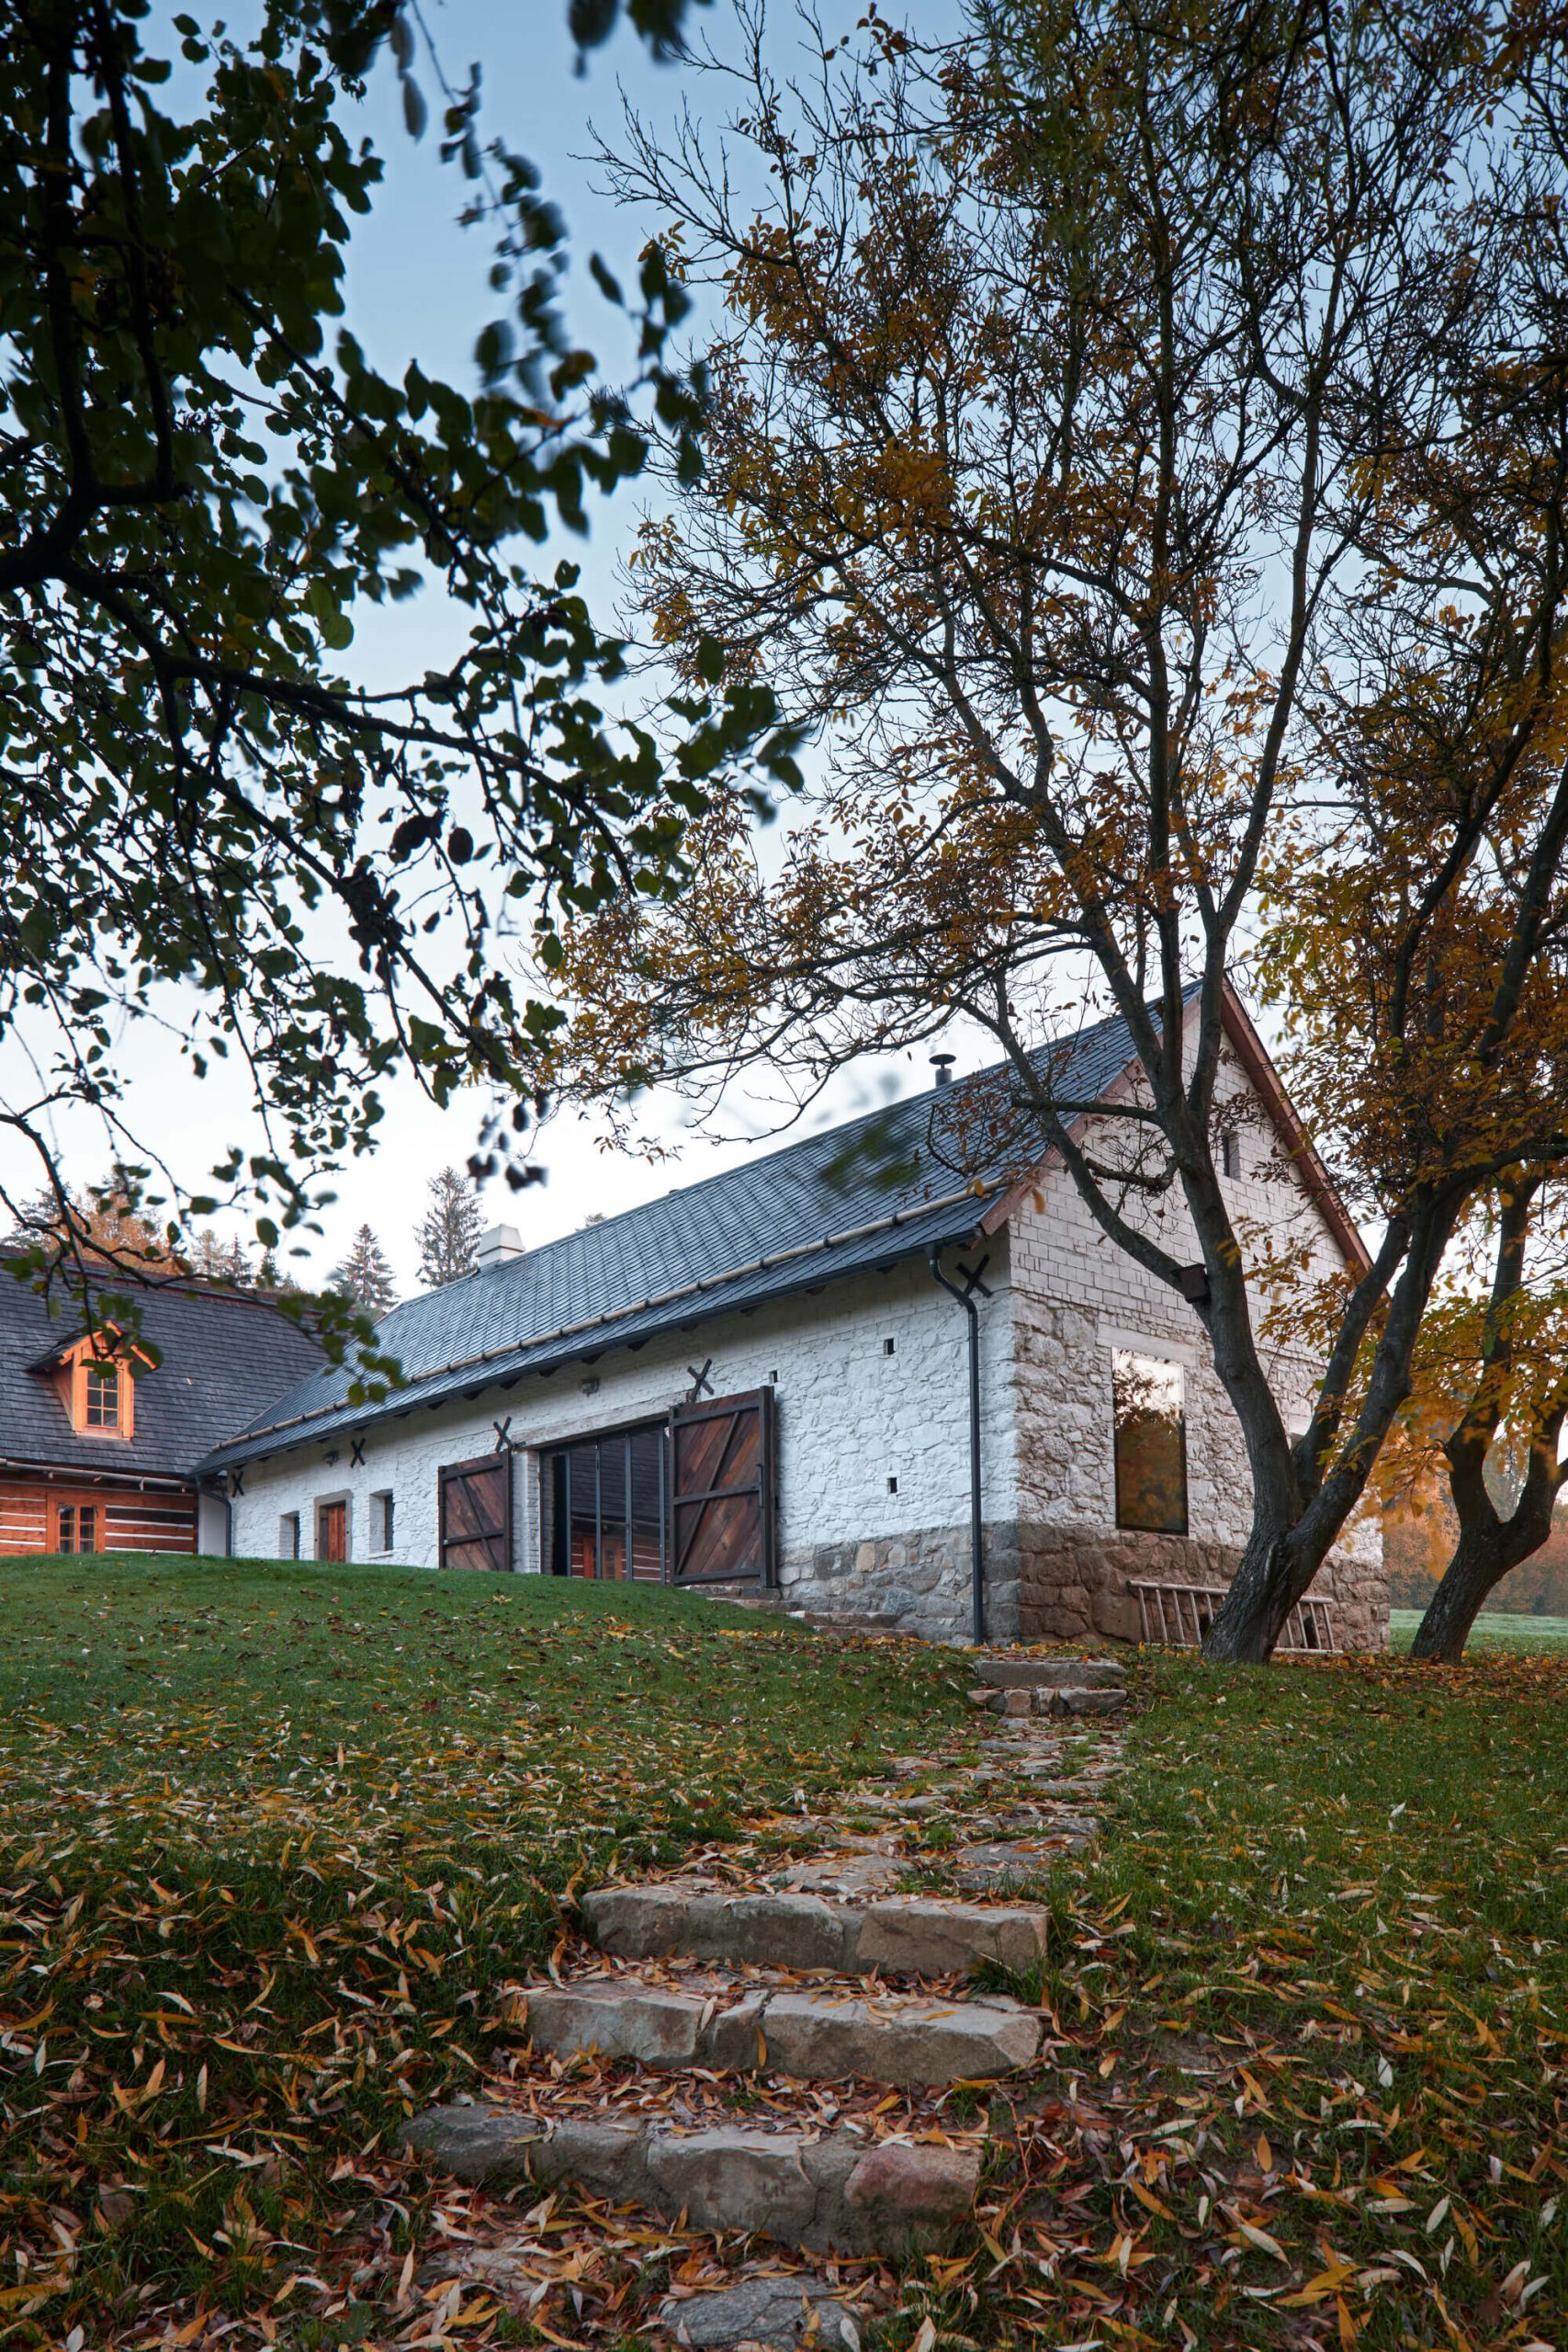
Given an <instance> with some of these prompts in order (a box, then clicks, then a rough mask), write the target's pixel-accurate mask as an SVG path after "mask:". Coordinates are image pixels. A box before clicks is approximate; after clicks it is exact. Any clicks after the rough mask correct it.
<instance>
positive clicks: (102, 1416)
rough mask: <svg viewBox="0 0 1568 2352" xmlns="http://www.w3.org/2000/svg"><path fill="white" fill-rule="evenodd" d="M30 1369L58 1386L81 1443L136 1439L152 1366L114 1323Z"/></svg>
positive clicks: (87, 1333)
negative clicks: (140, 1391) (139, 1390)
mask: <svg viewBox="0 0 1568 2352" xmlns="http://www.w3.org/2000/svg"><path fill="white" fill-rule="evenodd" d="M29 1369H30V1370H31V1371H32V1372H34V1373H36V1374H38V1376H39V1378H40V1379H44V1380H48V1381H50V1382H51V1384H52V1385H53V1388H54V1393H55V1395H56V1396H57V1397H59V1399H60V1402H61V1404H62V1407H63V1408H64V1411H65V1414H66V1418H67V1419H69V1421H70V1423H71V1427H72V1428H73V1430H74V1431H75V1433H76V1435H77V1436H78V1437H92V1438H105V1439H108V1440H111V1441H112V1440H113V1439H115V1438H121V1439H130V1438H133V1437H134V1436H135V1434H136V1377H137V1374H138V1373H139V1372H140V1371H142V1370H146V1371H151V1369H152V1365H151V1363H150V1361H149V1359H148V1357H147V1356H146V1355H145V1354H144V1353H143V1352H142V1351H141V1349H140V1348H138V1347H135V1346H134V1345H131V1346H129V1347H128V1346H127V1343H126V1340H125V1337H124V1335H123V1333H121V1332H119V1331H118V1330H117V1329H115V1327H114V1325H113V1324H112V1323H109V1324H106V1325H105V1326H104V1327H103V1329H100V1330H97V1331H89V1332H86V1333H85V1334H84V1336H83V1337H82V1338H81V1339H79V1340H68V1341H67V1342H66V1344H65V1345H64V1347H62V1348H56V1349H55V1350H54V1351H52V1353H51V1354H49V1355H47V1356H45V1357H43V1358H42V1360H41V1361H40V1362H39V1363H35V1364H33V1365H31V1366H30V1367H29ZM62 1548H69V1547H68V1546H62Z"/></svg>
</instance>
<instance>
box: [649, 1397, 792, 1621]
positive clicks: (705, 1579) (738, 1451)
mask: <svg viewBox="0 0 1568 2352" xmlns="http://www.w3.org/2000/svg"><path fill="white" fill-rule="evenodd" d="M670 1452H671V1481H670V1486H671V1495H670V1510H671V1545H670V1571H671V1581H672V1582H673V1583H675V1584H716V1583H720V1582H731V1581H733V1582H737V1583H739V1582H741V1581H746V1580H755V1581H756V1582H758V1583H761V1584H772V1583H773V1390H772V1389H771V1388H753V1389H751V1390H750V1391H749V1392H748V1393H747V1394H746V1395H745V1396H743V1397H711V1398H708V1399H705V1401H704V1402H703V1403H701V1404H697V1405H681V1406H678V1407H677V1408H676V1409H675V1412H674V1413H673V1415H672V1416H671V1422H670Z"/></svg>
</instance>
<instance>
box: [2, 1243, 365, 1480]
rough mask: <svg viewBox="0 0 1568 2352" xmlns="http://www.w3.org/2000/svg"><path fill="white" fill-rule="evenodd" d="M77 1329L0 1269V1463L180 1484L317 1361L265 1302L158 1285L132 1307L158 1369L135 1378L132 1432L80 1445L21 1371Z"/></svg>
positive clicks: (52, 1391) (39, 1385)
mask: <svg viewBox="0 0 1568 2352" xmlns="http://www.w3.org/2000/svg"><path fill="white" fill-rule="evenodd" d="M86 1328H87V1327H86V1325H85V1323H84V1321H83V1319H82V1317H81V1316H80V1314H78V1313H73V1311H72V1310H71V1309H70V1308H66V1309H64V1310H63V1311H62V1312H61V1313H59V1314H56V1315H52V1316H51V1313H50V1311H49V1306H48V1304H47V1302H46V1301H45V1300H43V1299H41V1298H39V1295H37V1293H36V1292H34V1291H33V1290H31V1289H30V1288H29V1287H28V1284H27V1283H23V1282H18V1281H17V1280H16V1279H14V1277H13V1276H12V1275H11V1273H10V1272H8V1270H6V1268H5V1267H0V1464H28V1465H34V1464H36V1465H37V1466H39V1467H40V1468H41V1467H44V1466H46V1465H47V1466H51V1467H54V1468H59V1469H81V1470H93V1471H97V1472H100V1473H102V1474H104V1475H105V1476H124V1477H169V1478H188V1477H190V1476H192V1475H193V1474H194V1472H195V1471H196V1468H197V1464H198V1463H200V1462H201V1461H202V1460H203V1459H204V1458H205V1457H206V1455H207V1454H209V1453H210V1452H211V1450H212V1448H213V1447H214V1446H215V1445H216V1444H217V1443H218V1442H219V1441H220V1439H222V1438H226V1437H230V1436H232V1434H233V1433H234V1431H235V1430H241V1429H243V1428H245V1427H246V1426H247V1425H248V1424H249V1423H250V1422H252V1421H254V1419H256V1418H257V1416H258V1415H259V1414H260V1413H261V1412H262V1411H263V1409H264V1408H265V1407H266V1406H267V1405H268V1404H269V1403H270V1402H271V1400H272V1399H273V1398H275V1397H278V1396H279V1395H281V1394H282V1392H283V1391H284V1390H285V1389H286V1388H288V1387H289V1386H290V1385H293V1384H294V1383H296V1382H298V1381H299V1379H300V1378H301V1377H302V1376H303V1375H304V1374H307V1373H310V1372H313V1371H314V1370H315V1369H316V1367H317V1366H318V1365H319V1364H320V1363H321V1350H320V1349H319V1348H318V1347H317V1345H316V1343H315V1341H314V1340H312V1339H310V1337H309V1335H308V1334H307V1333H306V1332H304V1331H301V1330H300V1329H299V1326H298V1325H297V1324H295V1323H291V1322H290V1321H289V1320H288V1317H285V1316H282V1315H279V1314H278V1313H277V1312H276V1309H275V1308H273V1307H272V1306H269V1305H268V1304H267V1303H266V1301H265V1299H262V1298H259V1297H255V1296H254V1295H245V1294H243V1293H242V1294H236V1293H234V1292H231V1291H211V1290H205V1289H202V1288H200V1287H198V1286H197V1285H195V1284H188V1285H186V1286H184V1287H179V1288H175V1287H173V1286H170V1285H165V1284H163V1283H157V1284H154V1285H153V1286H152V1288H150V1289H149V1290H148V1292H147V1293H146V1295H145V1297H144V1299H143V1301H142V1311H141V1329H142V1331H143V1333H144V1335H145V1336H146V1337H147V1338H148V1339H149V1340H153V1341H154V1342H155V1343H156V1345H157V1347H158V1349H159V1351H160V1353H161V1357H162V1361H161V1362H160V1363H158V1364H156V1365H155V1366H152V1367H151V1368H146V1369H143V1368H140V1367H139V1368H138V1370H137V1372H136V1374H135V1380H136V1414H135V1420H134V1425H133V1427H134V1434H133V1435H132V1436H130V1438H121V1437H117V1436H107V1437H105V1436H88V1435H85V1434H84V1435H80V1436H79V1435H78V1434H77V1433H76V1432H75V1431H74V1430H73V1429H72V1427H71V1417H70V1415H69V1413H68V1412H67V1411H66V1409H65V1407H64V1405H63V1404H62V1402H61V1398H60V1394H59V1391H58V1389H57V1388H56V1386H55V1385H54V1382H53V1381H52V1380H51V1379H50V1378H49V1377H48V1376H47V1375H43V1376H40V1374H39V1373H37V1372H35V1371H31V1370H29V1369H28V1367H29V1366H31V1365H36V1364H38V1363H41V1362H43V1361H44V1360H45V1359H47V1358H51V1357H52V1356H53V1355H54V1354H55V1353H56V1352H57V1351H59V1350H60V1349H61V1348H62V1347H67V1346H69V1345H70V1344H71V1343H72V1342H73V1340H79V1339H80V1338H82V1336H83V1335H84V1332H85V1329H86Z"/></svg>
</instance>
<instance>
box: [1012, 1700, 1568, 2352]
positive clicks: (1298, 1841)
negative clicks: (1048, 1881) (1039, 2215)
mask: <svg viewBox="0 0 1568 2352" xmlns="http://www.w3.org/2000/svg"><path fill="white" fill-rule="evenodd" d="M1145 1689H1146V1690H1147V1691H1148V1696H1149V1704H1148V1706H1147V1708H1146V1710H1145V1713H1143V1714H1142V1715H1141V1717H1140V1720H1139V1723H1138V1725H1137V1728H1136V1736H1135V1740H1134V1754H1133V1758H1132V1762H1131V1765H1130V1769H1129V1770H1127V1771H1126V1773H1125V1774H1124V1775H1123V1777H1122V1779H1121V1781H1119V1782H1118V1783H1117V1785H1116V1792H1115V1797H1114V1800H1113V1808H1112V1815H1111V1823H1110V1824H1109V1825H1108V1833H1107V1835H1106V1837H1105V1838H1104V1840H1103V1843H1102V1846H1101V1849H1100V1853H1099V1854H1098V1855H1097V1856H1096V1857H1095V1858H1094V1859H1093V1860H1091V1861H1089V1862H1088V1863H1086V1864H1085V1865H1084V1866H1083V1867H1082V1868H1081V1869H1080V1870H1079V1871H1077V1872H1075V1873H1073V1874H1072V1876H1071V1879H1070V1881H1068V1882H1067V1883H1065V1884H1064V1885H1063V1887H1062V1888H1061V1890H1060V1894H1061V1897H1062V1899H1063V1900H1064V1902H1065V1903H1066V1904H1067V1905H1068V1906H1069V1907H1070V1914H1071V1918H1072V1938H1071V1949H1070V1950H1068V1949H1066V1948H1065V1949H1064V1951H1063V1953H1062V1956H1061V1960H1060V1962H1059V1965H1058V1968H1057V1970H1056V1972H1055V1980H1054V1988H1053V1989H1054V1995H1055V2003H1056V2007H1057V2011H1058V2014H1059V2016H1060V2018H1061V2019H1062V2021H1063V2024H1064V2026H1065V2027H1067V2028H1069V2029H1070V2030H1072V2032H1073V2033H1074V2035H1075V2037H1076V2039H1077V2041H1078V2043H1079V2045H1080V2046H1081V2047H1082V2048H1084V2049H1085V2050H1086V2052H1096V2051H1099V2052H1100V2053H1101V2054H1100V2056H1099V2058H1098V2060H1097V2061H1095V2062H1094V2070H1092V2071H1091V2068H1090V2065H1089V2063H1088V2062H1087V2060H1086V2064H1085V2080H1086V2082H1087V2085H1088V2089H1089V2104H1090V2106H1091V2108H1094V2109H1098V2111H1099V2113H1100V2118H1101V2122H1100V2131H1101V2132H1102V2133H1109V2135H1110V2139H1111V2146H1113V2147H1115V2148H1117V2149H1118V2150H1119V2151H1120V2152H1121V2157H1122V2160H1121V2161H1117V2160H1116V2159H1115V2158H1112V2159H1111V2161H1110V2162H1109V2164H1108V2166H1107V2170H1108V2176H1109V2177H1107V2178H1106V2179H1104V2180H1102V2181H1101V2182H1100V2184H1099V2185H1098V2186H1097V2187H1096V2188H1094V2189H1093V2190H1092V2191H1091V2192H1090V2195H1089V2199H1087V2200H1086V2203H1087V2205H1088V2208H1089V2211H1092V2212H1093V2213H1094V2215H1095V2217H1096V2220H1097V2222H1098V2224H1099V2233H1098V2235H1094V2236H1092V2237H1091V2247H1092V2251H1091V2253H1090V2254H1089V2258H1088V2260H1084V2259H1082V2258H1081V2257H1078V2256H1070V2255H1069V2256H1065V2258H1064V2261H1063V2263H1062V2266H1061V2275H1062V2276H1063V2277H1064V2278H1075V2277H1076V2278H1080V2279H1082V2280H1083V2281H1085V2282H1087V2285H1088V2287H1089V2290H1091V2291H1090V2292H1089V2293H1088V2294H1086V2299H1085V2304H1084V2315H1085V2319H1086V2324H1085V2326H1084V2327H1083V2328H1082V2329H1081V2330H1080V2334H1081V2335H1085V2336H1087V2335H1089V2334H1090V2333H1093V2332H1095V2331H1094V2330H1093V2329H1092V2328H1091V2327H1090V2326H1089V2325H1088V2324H1087V2321H1088V2320H1089V2318H1091V2317H1092V2316H1093V2314H1094V2313H1095V2312H1097V2311H1100V2312H1103V2310H1104V2290H1105V2285H1106V2274H1105V2267H1104V2263H1105V2253H1106V2245H1107V2240H1108V2239H1110V2240H1111V2244H1112V2245H1117V2246H1118V2247H1119V2249H1120V2251H1121V2253H1122V2258H1123V2259H1125V2260H1127V2261H1128V2262H1129V2264H1130V2277H1131V2278H1132V2279H1134V2280H1137V2279H1138V2278H1142V2279H1143V2280H1144V2281H1145V2286H1144V2288H1143V2290H1142V2291H1140V2292H1138V2293H1136V2294H1134V2295H1129V2296H1127V2297H1126V2298H1125V2300H1124V2302H1123V2307H1122V2320H1121V2324H1122V2325H1123V2326H1125V2325H1132V2326H1134V2327H1135V2328H1136V2329H1137V2330H1138V2331H1140V2339H1141V2336H1142V2335H1148V2336H1152V2337H1153V2339H1154V2340H1155V2341H1156V2342H1167V2341H1168V2342H1170V2343H1172V2344H1176V2343H1183V2344H1190V2343H1191V2342H1193V2341H1197V2342H1199V2343H1201V2344H1202V2345H1203V2346H1248V2347H1251V2346H1306V2345H1309V2344H1311V2345H1314V2346H1317V2345H1323V2346H1332V2345H1346V2346H1348V2345H1352V2344H1355V2345H1361V2346H1367V2347H1379V2352H1381V2348H1382V2347H1388V2352H1394V2347H1400V2346H1441V2345H1451V2346H1475V2347H1477V2352H1479V2347H1481V2346H1487V2347H1491V2346H1501V2345H1509V2346H1526V2345H1530V2344H1534V2345H1536V2346H1540V2345H1542V2344H1547V2345H1552V2344H1561V2343H1562V2340H1563V2335H1564V2326H1565V2323H1568V2072H1565V2059H1568V1939H1565V1936H1564V1928H1565V1924H1568V1923H1565V1917H1564V1896H1565V1893H1568V1871H1565V1869H1564V1864H1565V1862H1568V1738H1565V1736H1564V1724H1565V1721H1568V1661H1564V1660H1562V1658H1560V1657H1559V1658H1552V1659H1551V1660H1549V1661H1542V1660H1538V1659H1534V1658H1529V1659H1526V1658H1524V1657H1506V1656H1504V1655H1500V1654H1499V1655H1494V1656H1492V1657H1482V1658H1480V1659H1478V1660H1477V1661H1475V1662H1474V1663H1473V1664H1467V1665H1466V1666H1464V1667H1461V1668H1419V1667H1416V1666H1415V1665H1413V1664H1410V1663H1408V1662H1404V1661H1389V1662H1384V1661H1381V1660H1375V1659H1365V1660H1345V1661H1336V1662H1326V1661H1325V1662H1323V1663H1320V1664H1313V1665H1303V1666H1290V1667H1280V1666H1275V1667H1274V1668H1270V1669H1269V1671H1268V1672H1266V1673H1261V1674H1259V1673H1248V1672H1245V1671H1243V1672H1235V1671H1231V1672H1225V1671H1223V1670H1220V1669H1215V1668H1205V1667H1203V1666H1202V1665H1201V1664H1200V1663H1199V1662H1198V1661H1197V1660H1195V1659H1193V1658H1190V1657H1179V1656H1173V1655H1170V1654H1165V1655H1163V1656H1157V1657H1150V1658H1148V1659H1147V1660H1146V1661H1145ZM1097 2074H1098V2080H1097ZM1093 2136H1094V2135H1093V2133H1092V2132H1091V2131H1090V2132H1085V2133H1082V2134H1080V2136H1079V2138H1078V2139H1076V2140H1075V2139H1072V2137H1071V2135H1070V2134H1069V2135H1068V2138H1069V2144H1070V2148H1071V2149H1077V2150H1079V2151H1080V2154H1079V2156H1078V2159H1077V2160H1078V2161H1080V2162H1081V2163H1082V2164H1083V2165H1084V2167H1085V2169H1086V2171H1087V2170H1088V2169H1089V2165H1090V2163H1091V2160H1092V2155H1093V2153H1094V2152H1093V2149H1092V2147H1089V2148H1088V2149H1084V2148H1083V2139H1084V2138H1085V2137H1087V2138H1088V2139H1089V2141H1092V2139H1093ZM1102 2145H1103V2141H1102ZM1108 2153H1109V2152H1108ZM1151 2200H1152V2201H1151ZM1083 2210H1084V2209H1083V2207H1081V2206H1080V2207H1079V2208H1078V2211H1079V2212H1081V2211H1083ZM1111 2233H1121V2234H1120V2237H1119V2238H1116V2237H1113V2236H1112V2235H1111ZM1059 2234H1061V2235H1063V2236H1064V2237H1065V2239H1066V2243H1067V2244H1069V2245H1077V2244H1078V2243H1080V2242H1081V2237H1082V2233H1081V2232H1080V2231H1068V2232H1066V2233H1059ZM1101 2332H1103V2331H1101ZM1108 2340H1113V2341H1129V2342H1130V2341H1133V2340H1134V2337H1133V2336H1131V2335H1116V2336H1112V2337H1111V2338H1110V2339H1108Z"/></svg>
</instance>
